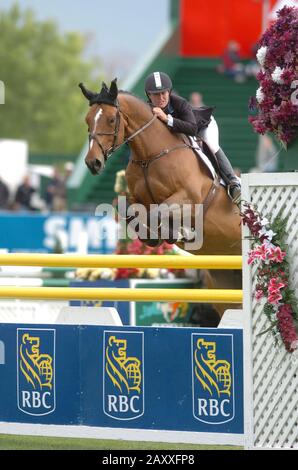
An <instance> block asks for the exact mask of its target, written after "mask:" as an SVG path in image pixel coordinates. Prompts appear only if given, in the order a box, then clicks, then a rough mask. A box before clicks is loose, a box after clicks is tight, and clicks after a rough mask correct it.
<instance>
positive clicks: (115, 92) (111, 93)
mask: <svg viewBox="0 0 298 470" xmlns="http://www.w3.org/2000/svg"><path fill="white" fill-rule="evenodd" d="M117 96H118V87H117V78H114V80H113V81H112V82H111V86H110V90H109V97H110V98H111V99H112V100H113V101H114V100H116V98H117Z"/></svg>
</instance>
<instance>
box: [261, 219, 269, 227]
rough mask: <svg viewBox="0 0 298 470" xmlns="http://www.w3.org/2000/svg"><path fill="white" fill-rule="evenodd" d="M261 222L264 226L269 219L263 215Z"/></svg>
mask: <svg viewBox="0 0 298 470" xmlns="http://www.w3.org/2000/svg"><path fill="white" fill-rule="evenodd" d="M260 224H261V225H262V227H264V226H265V225H268V224H269V220H268V219H267V218H266V217H263V219H262V220H260Z"/></svg>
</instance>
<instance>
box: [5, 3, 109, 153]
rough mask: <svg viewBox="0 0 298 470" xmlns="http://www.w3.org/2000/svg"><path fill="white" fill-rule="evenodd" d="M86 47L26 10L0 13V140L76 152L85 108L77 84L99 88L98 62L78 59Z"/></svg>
mask: <svg viewBox="0 0 298 470" xmlns="http://www.w3.org/2000/svg"><path fill="white" fill-rule="evenodd" d="M86 46H87V39H86V38H85V37H84V36H82V35H81V34H79V33H75V32H74V33H62V32H60V31H59V28H58V25H57V24H56V23H55V22H54V21H39V20H37V19H36V17H35V16H34V13H33V12H32V11H31V10H26V11H22V10H21V9H20V8H19V7H18V6H17V5H15V6H13V7H12V8H11V9H10V10H9V11H7V12H3V11H0V80H2V81H3V82H4V84H5V104H4V105H1V106H0V138H13V139H24V140H27V141H28V143H29V149H30V152H40V153H59V154H63V153H64V154H71V153H78V152H79V151H80V149H81V146H82V145H83V143H84V141H85V139H86V128H85V127H84V124H83V120H84V116H85V114H86V111H87V109H88V103H87V102H86V100H85V99H84V98H83V96H82V94H81V92H80V90H79V88H78V83H79V82H81V81H82V82H85V83H86V85H87V87H88V88H91V89H97V88H99V83H100V63H99V61H98V60H91V59H86V57H84V52H85V49H86ZM95 78H96V81H95Z"/></svg>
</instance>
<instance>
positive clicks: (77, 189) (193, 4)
mask: <svg viewBox="0 0 298 470" xmlns="http://www.w3.org/2000/svg"><path fill="white" fill-rule="evenodd" d="M229 2H230V3H231V4H233V5H234V4H235V5H234V6H233V5H231V7H232V6H233V9H234V10H235V11H234V13H233V14H232V13H231V12H230V13H231V14H230V16H229V15H225V21H226V24H225V27H223V26H222V22H221V20H222V18H220V14H221V13H220V8H221V3H222V2H220V1H218V0H215V1H214V4H215V5H214V6H215V7H216V6H217V7H218V11H216V12H214V11H213V10H212V11H211V13H210V8H209V9H207V10H206V8H204V7H203V5H204V2H201V1H200V0H199V1H197V0H196V1H192V0H188V1H185V0H171V2H170V21H169V25H168V27H167V29H166V31H164V33H163V34H162V37H160V38H158V40H157V42H156V44H154V45H153V47H152V49H151V50H150V51H145V52H144V56H146V57H145V58H144V60H143V61H142V63H141V64H138V65H137V67H136V69H135V70H133V71H132V74H131V76H129V77H128V79H127V80H126V81H125V82H124V83H120V88H123V89H125V90H128V91H132V92H133V93H135V94H136V95H137V96H139V97H142V98H144V99H145V95H144V89H143V87H144V79H145V77H146V76H147V75H148V74H149V73H151V72H152V71H155V70H162V71H164V72H166V73H168V74H170V76H171V77H172V79H173V83H174V88H175V91H177V92H178V93H179V94H180V95H181V96H183V97H185V98H188V97H189V95H190V93H191V92H193V91H199V92H200V93H201V94H202V96H203V100H204V103H205V104H207V105H210V106H216V109H215V112H214V115H215V118H216V120H217V122H218V124H219V128H220V142H221V146H222V147H223V149H224V150H225V152H226V153H227V155H228V156H229V158H230V160H231V163H232V165H233V166H235V167H237V168H240V169H241V170H242V171H244V172H247V171H249V170H250V169H251V168H253V167H255V166H256V161H255V159H256V151H257V144H258V136H257V135H256V134H255V133H254V132H253V130H252V127H251V125H250V124H249V122H248V112H249V111H248V100H249V97H250V96H253V95H254V94H255V91H256V88H257V86H258V85H257V81H256V80H255V78H248V79H246V80H245V82H244V83H235V81H234V80H232V79H231V78H229V77H226V76H224V75H221V74H219V73H218V72H217V66H218V65H219V63H220V55H221V53H222V51H223V48H224V46H225V44H226V43H227V42H228V41H229V40H230V39H236V40H237V41H238V42H239V44H240V45H241V49H242V50H243V52H244V54H243V60H244V62H245V60H246V61H248V60H250V59H251V53H250V51H251V49H252V47H253V45H254V44H255V42H256V41H257V39H258V37H259V35H260V33H261V9H260V8H261V7H260V4H257V3H256V4H255V6H254V7H253V8H255V9H256V18H255V23H254V24H251V25H250V28H249V31H247V28H244V27H243V26H244V25H245V24H246V21H247V14H246V12H245V11H244V10H245V8H243V6H242V7H241V9H240V10H239V5H238V6H237V2H236V3H235V1H234V0H229ZM238 3H240V2H238ZM241 3H242V2H241ZM250 8H252V7H251V5H250ZM195 10H196V11H195ZM192 11H193V13H194V15H192V14H191V13H192ZM207 11H208V15H209V16H210V15H213V16H212V18H211V16H210V18H207V17H206V15H207ZM231 11H232V10H231ZM250 13H251V11H250ZM257 13H258V14H259V17H257ZM216 15H217V16H216ZM235 15H238V17H237V22H236V20H235ZM194 16H195V17H196V21H197V22H199V20H200V19H201V21H200V27H199V26H198V27H197V29H196V30H195V29H194V23H193V17H194ZM208 21H209V24H210V34H211V35H212V30H213V29H214V28H216V27H217V24H218V25H220V27H221V29H219V30H218V33H217V34H216V37H215V38H214V37H211V36H210V38H209V37H208V30H207V32H206V27H205V28H204V29H203V28H202V29H201V30H200V28H201V27H202V25H204V24H206V22H208ZM211 21H212V22H213V24H212V22H211ZM236 23H237V25H236ZM231 35H233V36H231ZM82 125H83V123H82ZM87 145H88V143H86V145H85V147H84V148H83V149H82V152H81V153H80V155H79V157H78V159H77V164H76V167H75V170H74V173H73V175H72V176H71V178H70V179H69V181H68V195H69V198H68V200H69V201H70V206H71V208H72V209H73V210H75V209H79V208H84V207H92V206H96V205H97V204H98V203H105V202H106V203H110V202H111V201H112V199H113V198H114V197H115V193H114V189H113V186H114V181H115V174H116V172H117V171H118V170H120V169H123V168H125V167H126V164H127V159H128V148H127V147H126V146H124V147H123V148H122V149H120V150H119V151H117V152H116V153H115V154H114V155H113V156H112V157H111V158H110V160H109V161H108V163H107V165H106V168H105V171H104V173H103V174H102V175H100V176H96V177H94V176H91V174H90V173H89V171H88V169H87V167H86V166H85V164H84V157H85V155H86V153H87V152H86V150H87ZM287 169H290V168H289V166H288V167H287V165H285V164H284V167H283V168H282V170H287Z"/></svg>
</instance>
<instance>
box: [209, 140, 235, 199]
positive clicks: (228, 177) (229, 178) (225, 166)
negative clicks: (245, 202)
mask: <svg viewBox="0 0 298 470" xmlns="http://www.w3.org/2000/svg"><path fill="white" fill-rule="evenodd" d="M215 156H216V158H217V161H218V166H219V171H220V176H221V177H222V179H223V180H224V182H225V183H226V185H227V193H228V195H229V197H230V198H231V199H232V201H233V202H234V203H235V204H237V205H240V202H241V185H240V182H239V180H238V178H237V176H236V175H235V173H234V170H233V168H232V165H231V163H230V161H229V159H228V157H227V156H226V154H225V153H224V151H223V150H222V149H221V148H219V150H218V151H217V152H216V154H215Z"/></svg>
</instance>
